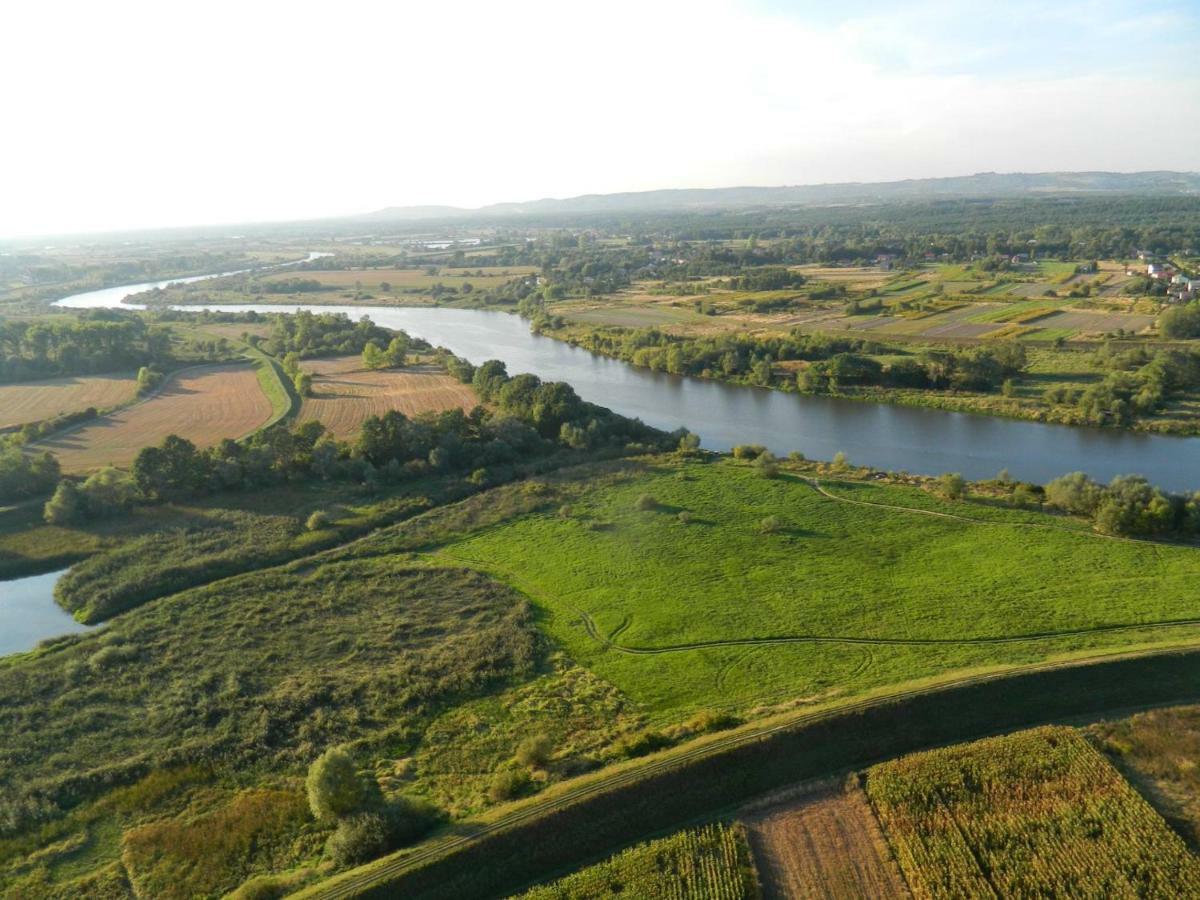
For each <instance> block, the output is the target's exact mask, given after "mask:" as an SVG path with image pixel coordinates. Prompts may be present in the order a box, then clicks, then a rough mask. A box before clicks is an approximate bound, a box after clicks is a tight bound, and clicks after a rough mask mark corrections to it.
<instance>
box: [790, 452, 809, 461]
mask: <svg viewBox="0 0 1200 900" xmlns="http://www.w3.org/2000/svg"><path fill="white" fill-rule="evenodd" d="M788 459H790V460H791V461H792V462H795V463H802V462H804V460H805V459H807V457H806V456H805V455H804V454H803V453H801V452H800V451H799V450H793V451H792V452H791V453H789V454H788Z"/></svg>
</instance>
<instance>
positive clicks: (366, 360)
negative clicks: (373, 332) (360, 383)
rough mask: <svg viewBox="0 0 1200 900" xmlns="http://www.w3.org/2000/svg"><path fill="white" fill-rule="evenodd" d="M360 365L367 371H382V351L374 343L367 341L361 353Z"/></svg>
mask: <svg viewBox="0 0 1200 900" xmlns="http://www.w3.org/2000/svg"><path fill="white" fill-rule="evenodd" d="M362 363H363V366H364V367H365V368H368V369H382V368H383V367H384V365H385V364H386V360H385V359H384V356H383V350H381V349H380V347H379V345H378V344H377V343H375V342H374V341H367V344H366V346H365V347H363V352H362Z"/></svg>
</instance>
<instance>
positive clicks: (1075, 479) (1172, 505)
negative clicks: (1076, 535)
mask: <svg viewBox="0 0 1200 900" xmlns="http://www.w3.org/2000/svg"><path fill="white" fill-rule="evenodd" d="M1046 502H1047V503H1048V504H1050V505H1051V506H1054V507H1057V508H1058V509H1061V510H1063V511H1064V512H1068V513H1072V514H1073V515H1078V516H1086V517H1087V518H1089V519H1091V521H1092V524H1093V527H1095V529H1096V530H1097V531H1100V532H1102V533H1104V534H1112V535H1122V536H1147V537H1154V536H1167V535H1178V536H1191V535H1195V534H1198V533H1200V492H1198V493H1195V494H1192V495H1190V496H1187V495H1183V494H1169V493H1166V492H1164V491H1162V490H1160V489H1159V488H1157V487H1155V486H1154V485H1152V484H1150V482H1149V481H1147V480H1146V479H1145V478H1143V477H1142V476H1140V475H1121V476H1118V477H1116V478H1114V479H1113V480H1112V481H1110V482H1109V483H1108V484H1106V485H1104V484H1098V483H1097V482H1095V481H1093V480H1092V479H1091V478H1089V477H1088V476H1087V475H1085V474H1084V473H1083V472H1072V473H1071V474H1069V475H1064V476H1063V477H1062V478H1056V479H1055V480H1054V481H1051V482H1050V483H1049V484H1047V485H1046Z"/></svg>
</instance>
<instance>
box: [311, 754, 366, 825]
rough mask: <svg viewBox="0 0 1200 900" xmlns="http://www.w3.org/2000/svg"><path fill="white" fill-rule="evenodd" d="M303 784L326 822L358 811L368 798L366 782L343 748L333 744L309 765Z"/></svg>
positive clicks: (316, 810)
mask: <svg viewBox="0 0 1200 900" xmlns="http://www.w3.org/2000/svg"><path fill="white" fill-rule="evenodd" d="M304 786H305V788H306V790H307V791H308V805H309V807H310V808H311V809H312V814H313V816H315V817H316V818H317V819H320V820H322V821H325V822H329V821H332V820H333V819H337V818H340V817H341V816H347V815H350V814H351V813H354V812H357V811H358V810H359V809H361V808H362V805H363V804H364V803H365V802H366V799H367V790H366V784H365V783H364V781H363V779H362V777H361V776H359V774H358V770H357V769H356V768H355V767H354V760H352V759H351V758H350V756H349V754H347V753H346V752H345V751H344V750H341V749H339V748H337V747H331V748H329V749H328V750H326V751H325V752H324V753H323V754H321V756H319V757H317V759H316V761H315V762H314V763H313V764H312V765H311V766H309V769H308V778H307V779H305V782H304Z"/></svg>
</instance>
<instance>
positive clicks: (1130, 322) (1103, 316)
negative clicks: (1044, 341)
mask: <svg viewBox="0 0 1200 900" xmlns="http://www.w3.org/2000/svg"><path fill="white" fill-rule="evenodd" d="M1037 324H1038V326H1039V327H1040V328H1056V329H1057V328H1069V329H1071V330H1073V331H1082V332H1084V333H1086V334H1103V333H1105V332H1109V331H1116V330H1117V329H1120V328H1124V329H1125V330H1126V331H1141V330H1142V329H1143V328H1149V327H1150V326H1151V325H1153V324H1154V316H1144V315H1139V314H1137V313H1116V312H1114V313H1103V312H1087V311H1086V310H1063V311H1062V312H1056V313H1053V314H1051V315H1049V316H1046V317H1045V318H1042V319H1038V320H1037Z"/></svg>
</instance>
